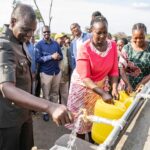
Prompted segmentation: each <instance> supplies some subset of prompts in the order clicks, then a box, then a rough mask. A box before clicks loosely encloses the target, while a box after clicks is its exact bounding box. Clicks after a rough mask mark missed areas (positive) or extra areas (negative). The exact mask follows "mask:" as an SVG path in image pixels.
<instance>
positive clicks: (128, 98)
mask: <svg viewBox="0 0 150 150" xmlns="http://www.w3.org/2000/svg"><path fill="white" fill-rule="evenodd" d="M134 95H135V94H134V93H132V94H130V95H128V94H127V93H126V92H125V91H119V101H120V102H122V103H124V105H125V106H126V108H128V107H129V106H130V105H131V103H132V102H133V99H134Z"/></svg>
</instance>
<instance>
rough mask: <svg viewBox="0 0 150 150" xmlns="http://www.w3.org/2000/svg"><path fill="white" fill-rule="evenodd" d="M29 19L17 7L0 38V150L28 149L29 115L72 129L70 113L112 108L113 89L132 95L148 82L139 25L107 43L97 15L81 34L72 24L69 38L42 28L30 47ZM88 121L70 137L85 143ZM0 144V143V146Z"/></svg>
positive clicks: (149, 54)
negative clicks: (99, 105)
mask: <svg viewBox="0 0 150 150" xmlns="http://www.w3.org/2000/svg"><path fill="white" fill-rule="evenodd" d="M36 25H37V23H36V15H35V12H34V10H33V9H32V7H31V6H29V5H26V4H19V5H17V6H16V7H15V8H14V10H13V12H12V14H11V20H10V24H9V26H7V27H6V28H5V31H4V33H3V35H2V36H1V37H0V58H1V59H0V149H1V150H4V149H5V150H10V149H15V150H30V149H31V147H32V146H33V129H32V128H33V127H32V115H31V114H32V113H31V112H32V111H35V112H36V111H39V112H42V113H43V119H44V120H45V121H48V120H49V117H50V116H51V117H52V119H53V121H54V122H55V123H56V124H57V125H65V127H66V128H68V129H70V130H72V129H73V128H74V122H76V120H77V118H78V116H77V114H78V112H79V111H80V109H81V108H82V109H83V108H84V109H86V110H87V113H88V115H92V114H93V111H94V106H95V103H96V101H97V99H98V98H99V97H101V98H102V99H103V101H104V102H106V103H109V104H113V103H114V102H113V99H118V98H119V94H118V91H119V90H125V91H126V92H127V93H132V92H133V91H135V90H137V89H138V88H139V87H140V86H141V85H144V84H146V83H147V82H148V81H149V80H150V61H149V60H150V43H149V42H148V41H147V40H146V34H147V28H146V26H145V25H144V24H143V23H136V24H134V25H133V27H132V32H131V33H132V37H131V40H130V41H128V40H127V39H126V38H121V39H118V40H117V41H115V40H113V39H112V37H111V34H110V33H109V32H108V21H107V19H106V18H105V17H104V16H103V15H102V13H101V12H99V11H95V12H94V13H93V14H92V17H91V22H90V28H89V30H88V32H82V30H81V28H80V25H79V23H72V24H71V25H70V31H71V33H72V37H69V36H67V35H65V34H61V33H59V34H56V35H55V37H54V38H52V37H51V30H50V27H49V26H46V25H45V26H44V27H43V28H42V33H43V38H42V39H40V40H39V41H37V42H35V37H34V31H35V30H36ZM91 127H92V123H91V122H84V121H81V122H80V126H79V128H78V131H77V137H79V138H82V139H85V134H87V133H88V135H89V141H90V142H93V141H92V138H91ZM4 141H5V142H4Z"/></svg>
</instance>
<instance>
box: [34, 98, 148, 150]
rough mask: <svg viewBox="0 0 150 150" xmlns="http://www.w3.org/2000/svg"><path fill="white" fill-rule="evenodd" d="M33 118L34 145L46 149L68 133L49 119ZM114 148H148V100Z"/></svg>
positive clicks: (126, 149) (137, 149)
mask: <svg viewBox="0 0 150 150" xmlns="http://www.w3.org/2000/svg"><path fill="white" fill-rule="evenodd" d="M33 120H34V136H35V145H36V146H37V147H38V148H42V149H46V150H48V149H49V148H51V147H52V146H53V145H54V142H55V141H56V139H58V138H59V137H60V136H61V135H63V134H65V133H70V131H68V130H67V129H65V128H64V127H56V125H55V124H54V123H53V122H52V121H51V120H50V121H49V122H44V121H43V120H42V119H41V116H38V117H34V119H33ZM116 150H150V101H148V102H147V103H146V104H145V105H143V107H142V108H141V110H140V113H138V114H137V116H136V117H135V118H134V120H133V121H132V123H131V125H130V126H129V128H128V130H127V132H126V133H125V134H124V136H123V137H122V139H121V140H120V142H119V143H118V145H117V147H116Z"/></svg>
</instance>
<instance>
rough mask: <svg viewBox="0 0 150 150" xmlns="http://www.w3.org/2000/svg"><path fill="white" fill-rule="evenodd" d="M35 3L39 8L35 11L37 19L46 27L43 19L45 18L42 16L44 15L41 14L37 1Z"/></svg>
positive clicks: (34, 0)
mask: <svg viewBox="0 0 150 150" xmlns="http://www.w3.org/2000/svg"><path fill="white" fill-rule="evenodd" d="M33 2H34V4H35V6H36V8H37V9H36V10H35V13H36V17H37V19H38V21H39V22H42V23H43V25H45V21H44V19H43V16H42V14H41V12H40V9H39V7H38V5H37V3H36V0H33Z"/></svg>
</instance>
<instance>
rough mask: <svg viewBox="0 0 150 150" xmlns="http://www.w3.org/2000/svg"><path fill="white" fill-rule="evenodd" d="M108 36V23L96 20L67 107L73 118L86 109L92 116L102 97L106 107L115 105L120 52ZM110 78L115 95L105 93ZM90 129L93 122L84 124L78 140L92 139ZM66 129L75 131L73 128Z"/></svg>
mask: <svg viewBox="0 0 150 150" xmlns="http://www.w3.org/2000/svg"><path fill="white" fill-rule="evenodd" d="M107 33H108V24H107V20H106V19H105V18H104V17H99V18H96V19H95V20H94V21H93V24H92V35H93V36H92V38H91V39H89V40H87V41H85V42H84V43H83V44H82V46H81V47H80V51H79V55H78V56H77V65H76V68H75V70H74V72H73V74H72V78H71V85H70V91H69V98H68V103H67V106H68V109H69V110H70V111H71V112H73V113H74V114H77V113H78V112H79V111H80V109H82V108H84V109H86V111H87V113H88V115H93V111H94V106H95V103H96V101H97V99H98V98H99V97H102V99H103V100H104V101H105V102H107V103H113V101H112V97H118V91H117V80H118V59H117V48H116V43H115V42H114V41H111V40H108V39H107ZM107 76H109V78H110V81H111V88H112V92H111V93H112V95H110V94H109V93H108V92H106V91H104V89H103V88H104V86H105V85H104V82H105V78H106V77H107ZM76 119H77V116H76ZM76 119H75V120H76ZM91 126H92V123H91V122H87V123H85V122H82V121H81V122H80V126H79V128H78V131H77V136H78V137H80V138H82V139H84V138H85V134H86V133H89V135H90V132H91ZM66 127H67V128H69V129H71V130H72V129H73V128H74V125H73V124H71V125H67V126H66Z"/></svg>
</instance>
